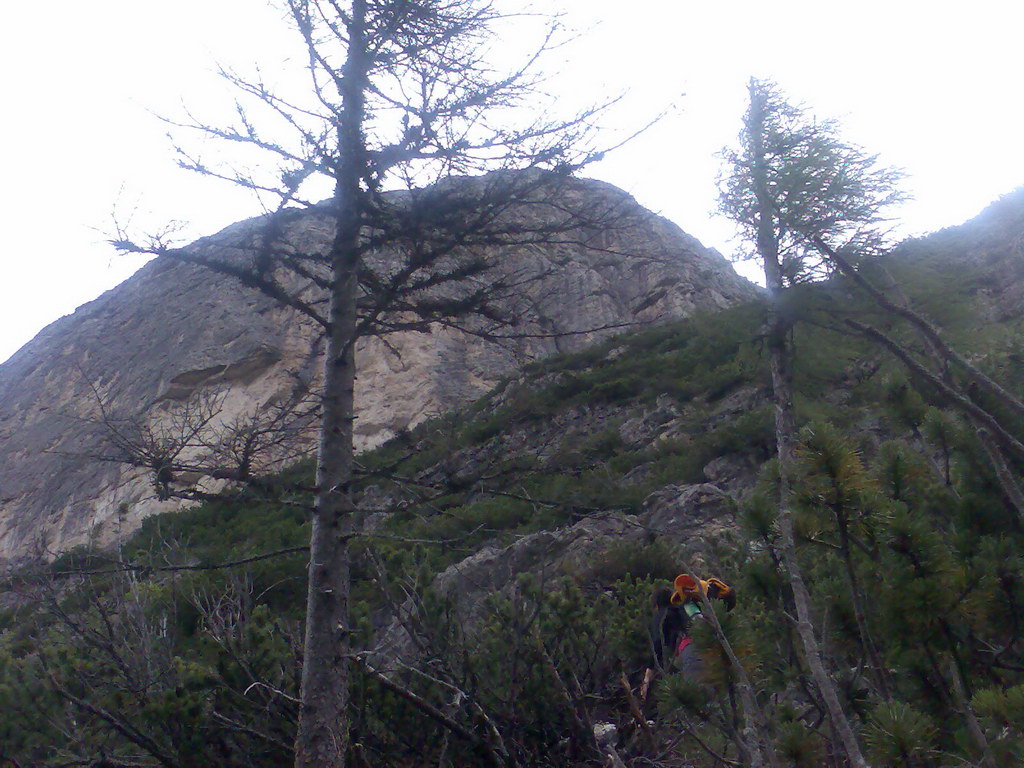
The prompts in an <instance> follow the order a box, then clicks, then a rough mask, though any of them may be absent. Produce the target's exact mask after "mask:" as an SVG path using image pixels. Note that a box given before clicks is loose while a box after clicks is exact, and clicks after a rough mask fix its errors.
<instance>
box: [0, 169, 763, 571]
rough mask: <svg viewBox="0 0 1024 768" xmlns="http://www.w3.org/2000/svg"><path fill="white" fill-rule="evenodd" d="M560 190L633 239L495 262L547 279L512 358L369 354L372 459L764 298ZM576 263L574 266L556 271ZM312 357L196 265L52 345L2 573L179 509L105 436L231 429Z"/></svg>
mask: <svg viewBox="0 0 1024 768" xmlns="http://www.w3.org/2000/svg"><path fill="white" fill-rule="evenodd" d="M459 183H467V184H468V183H472V182H471V180H464V181H463V182H459ZM562 183H563V184H564V187H560V188H559V194H560V195H561V196H562V202H563V204H565V205H574V206H577V207H578V208H580V209H581V210H594V211H600V210H605V209H611V208H613V207H614V208H615V209H616V210H619V211H621V212H622V214H621V215H620V216H619V218H618V222H619V223H618V224H617V225H616V226H608V228H607V229H604V230H600V229H595V230H586V231H583V230H581V231H579V232H576V233H572V236H571V237H566V238H565V240H566V242H565V243H560V244H558V245H556V246H552V248H551V250H550V252H548V253H535V252H531V253H529V254H523V253H519V252H517V251H515V250H509V251H506V252H502V251H501V250H500V249H499V250H492V252H491V253H489V254H488V257H489V258H492V259H494V260H495V261H496V262H498V263H501V262H502V260H508V261H512V260H522V259H529V260H530V262H531V263H534V262H535V263H536V266H537V269H538V271H541V272H543V270H544V269H546V268H547V269H550V271H551V274H550V276H549V277H548V278H546V279H545V280H543V281H541V282H540V283H539V284H537V285H536V286H533V287H532V288H531V291H532V293H531V294H530V297H529V298H530V300H531V301H532V302H533V303H534V304H535V307H534V309H535V320H534V323H535V326H536V327H535V329H534V330H535V332H543V334H544V336H543V337H541V336H538V337H537V338H533V339H525V340H522V341H519V342H517V343H515V344H512V345H511V346H505V347H497V346H494V345H488V344H486V343H484V342H482V341H481V340H480V339H477V338H474V337H472V336H468V335H464V334H460V333H458V332H456V331H452V330H449V329H440V328H438V329H435V330H434V331H433V332H432V333H430V334H416V333H401V334H396V335H393V336H390V337H389V338H388V342H387V344H384V343H381V342H378V341H374V340H369V341H364V343H363V344H362V345H361V346H360V347H359V349H358V351H357V354H358V355H359V358H360V362H359V365H360V376H359V380H358V382H357V393H356V400H357V416H358V420H357V426H356V440H357V445H358V446H359V447H370V446H374V445H378V444H380V443H381V442H383V441H384V440H386V439H387V438H388V437H390V436H392V435H394V434H396V432H398V431H400V430H404V429H407V428H409V427H410V426H414V425H416V424H418V423H419V422H421V421H422V420H423V419H425V418H427V417H429V416H431V415H434V414H437V413H439V412H441V411H444V410H448V409H451V408H454V407H457V406H458V405H461V404H463V403H466V402H468V401H470V400H472V399H474V398H476V397H479V396H480V395H481V394H483V393H484V392H486V391H487V390H488V389H490V388H491V387H492V386H493V385H494V384H495V383H496V382H497V381H498V380H499V379H500V378H501V377H502V376H505V375H507V374H508V373H510V372H511V371H513V370H515V369H517V368H518V367H519V365H521V363H522V360H524V359H532V358H537V357H543V356H545V355H549V354H552V353H554V352H558V351H569V350H572V349H579V348H581V347H582V346H585V345H586V344H588V343H590V342H591V341H593V340H595V339H597V338H600V337H601V336H602V335H607V333H608V332H609V331H591V330H590V329H598V328H604V327H610V326H622V325H631V324H637V323H648V322H653V321H660V320H665V319H669V318H673V317H682V316H685V315H687V314H689V313H691V312H693V311H694V310H696V309H709V308H719V307H725V306H729V305H730V304H733V303H735V302H737V301H740V300H743V299H746V298H749V297H750V296H751V295H753V291H754V289H753V287H752V286H751V285H750V284H748V283H746V281H744V280H742V279H741V278H739V277H737V276H736V275H735V273H734V272H733V271H732V269H731V267H730V266H729V265H728V264H727V263H726V262H725V260H724V259H723V258H722V257H721V256H719V255H718V254H717V253H715V252H713V251H709V250H707V249H705V248H703V247H702V246H701V245H700V244H699V243H698V242H697V241H696V240H694V239H693V238H691V237H689V236H688V235H686V234H685V233H683V232H682V231H681V230H680V229H679V228H678V227H676V226H675V225H673V224H671V223H669V222H668V221H666V220H664V219H661V218H659V217H657V216H655V215H653V214H651V213H650V212H647V211H645V210H643V209H642V208H640V206H638V205H637V204H636V203H635V202H634V201H633V200H632V199H631V198H629V197H628V196H627V195H626V194H625V193H623V192H621V191H620V190H617V189H615V188H613V187H610V186H608V185H606V184H602V183H599V182H593V181H583V180H573V181H563V182H562ZM524 215H530V216H538V215H539V216H544V215H548V214H546V213H544V211H543V210H542V211H540V212H539V213H538V212H537V211H534V210H531V211H529V212H528V213H527V214H524ZM257 224H258V220H254V221H252V222H243V223H241V224H236V225H234V226H232V227H229V228H228V229H226V230H225V231H223V232H221V233H219V234H217V235H214V236H212V237H209V238H205V239H204V240H201V241H199V242H197V243H195V244H194V245H193V246H191V247H192V248H194V249H197V250H198V251H200V252H205V253H207V254H211V255H214V256H216V255H218V254H224V253H230V252H231V250H232V248H233V247H234V246H235V245H237V244H238V243H241V242H243V241H244V240H245V238H246V237H247V236H248V235H249V234H250V233H251V232H252V231H253V230H254V228H255V227H256V226H257ZM327 236H328V234H327V232H326V231H325V230H324V227H323V224H322V222H321V221H320V220H319V219H318V218H317V216H316V212H315V211H313V212H311V213H310V214H309V215H308V216H306V217H305V218H303V219H302V220H300V221H299V222H298V223H296V224H294V225H293V226H292V228H291V230H290V232H289V237H290V238H292V239H293V240H294V241H296V242H303V243H304V244H305V245H306V246H309V247H316V245H317V244H318V243H322V242H324V241H325V238H326V237H327ZM535 250H536V249H535ZM565 263H571V265H572V266H571V268H559V269H551V267H552V265H555V264H559V265H562V264H565ZM523 330H524V331H529V330H531V329H523ZM560 334H567V335H565V336H560ZM315 341H316V334H315V332H314V329H313V328H312V327H311V326H310V324H309V323H308V322H303V321H302V320H301V319H300V318H299V317H297V316H296V314H295V313H293V312H291V311H290V310H287V309H284V308H282V307H279V306H276V305H274V303H273V302H271V301H270V300H269V299H267V298H266V297H264V296H262V295H260V294H258V293H256V292H253V291H248V290H246V289H243V288H240V287H239V286H237V285H235V284H233V283H232V282H231V281H230V280H229V279H227V278H225V277H221V276H217V275H214V274H211V273H209V272H205V271H203V270H202V269H200V268H198V267H194V266H191V265H185V264H168V263H163V262H160V263H151V264H149V265H148V266H146V267H144V268H143V269H142V270H140V271H139V273H138V274H136V275H135V276H134V277H132V278H131V279H129V280H128V281H126V282H125V283H124V284H122V285H121V286H118V287H117V288H115V289H113V290H111V291H109V292H107V293H106V294H104V295H103V296H101V297H100V298H98V299H96V300H95V301H93V302H91V303H89V304H86V305H85V306H83V307H81V308H80V309H79V310H78V311H76V312H75V313H74V314H73V315H71V316H68V317H65V318H62V319H61V320H58V321H57V322H55V323H53V324H52V325H50V326H49V327H47V328H46V329H44V330H43V331H42V332H41V333H40V334H39V335H38V336H37V337H36V338H35V339H34V340H33V341H32V342H30V343H29V344H28V345H26V347H24V348H23V349H22V350H20V351H19V352H18V353H17V354H15V355H14V356H13V357H12V358H11V359H10V360H9V361H8V362H7V363H5V364H4V365H3V366H0V560H2V559H12V558H15V559H16V558H31V557H34V556H40V555H46V554H47V553H50V554H52V553H57V552H61V551H63V550H66V549H68V548H69V547H72V546H75V545H78V544H82V543H85V542H86V541H90V540H93V541H96V542H100V543H102V542H110V541H112V540H113V539H115V538H116V537H118V536H119V535H123V533H124V532H125V531H127V530H130V529H132V528H134V527H135V526H137V525H138V523H139V521H140V520H141V519H142V518H143V517H145V516H147V515H149V514H152V513H154V512H157V511H166V510H168V509H172V508H174V505H173V504H170V503H163V502H161V501H160V500H159V499H156V498H154V494H153V489H152V487H151V486H150V484H149V482H148V481H147V480H146V479H145V477H144V476H143V475H144V473H140V472H138V471H135V470H130V469H126V468H124V467H122V466H117V465H115V464H111V463H106V464H104V463H101V462H97V461H94V460H89V458H88V456H90V455H95V454H98V453H103V449H102V446H103V444H104V439H105V429H106V425H104V424H102V423H98V422H103V421H109V420H116V419H123V420H133V421H134V422H137V423H139V424H141V425H143V427H145V428H158V427H159V426H160V425H166V424H167V423H168V420H169V419H171V416H170V415H169V409H170V407H171V405H173V404H174V403H177V402H182V401H184V400H186V399H187V398H189V397H192V396H202V395H204V394H205V395H211V396H216V398H217V407H218V414H217V419H219V420H220V422H224V423H226V422H230V421H231V420H232V419H234V418H239V417H241V416H242V415H244V414H248V413H252V412H254V411H257V410H259V409H260V408H263V407H265V406H267V405H268V404H269V403H273V402H275V401H279V400H281V399H284V398H286V397H287V395H288V393H289V392H290V391H291V390H292V389H294V386H295V380H296V379H299V380H303V381H306V382H313V383H314V385H315V381H316V378H317V376H318V375H319V371H320V358H319V353H318V351H317V349H316V344H315ZM307 444H308V445H309V446H312V444H313V443H312V441H311V440H309V441H308V442H307Z"/></svg>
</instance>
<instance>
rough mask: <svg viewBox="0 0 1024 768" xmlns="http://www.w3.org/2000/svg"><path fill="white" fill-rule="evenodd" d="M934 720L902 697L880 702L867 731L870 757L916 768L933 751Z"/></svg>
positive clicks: (878, 760)
mask: <svg viewBox="0 0 1024 768" xmlns="http://www.w3.org/2000/svg"><path fill="white" fill-rule="evenodd" d="M936 734H937V729H936V727H935V724H934V723H933V722H932V721H931V720H930V719H929V718H928V717H927V716H925V715H924V714H922V713H920V712H918V711H916V710H915V709H914V708H913V707H911V706H910V705H908V704H905V703H903V702H900V701H893V702H889V703H886V704H881V705H879V707H878V708H877V709H876V710H875V712H874V714H873V715H872V717H871V720H870V723H869V725H868V728H867V730H866V732H865V735H864V740H865V742H866V743H867V745H868V749H869V754H870V759H871V760H872V761H873V763H875V764H877V765H886V766H893V768H896V766H904V768H913V767H914V766H917V765H919V764H920V762H919V761H920V760H924V759H927V758H928V757H929V756H931V755H932V754H934V743H935V737H936Z"/></svg>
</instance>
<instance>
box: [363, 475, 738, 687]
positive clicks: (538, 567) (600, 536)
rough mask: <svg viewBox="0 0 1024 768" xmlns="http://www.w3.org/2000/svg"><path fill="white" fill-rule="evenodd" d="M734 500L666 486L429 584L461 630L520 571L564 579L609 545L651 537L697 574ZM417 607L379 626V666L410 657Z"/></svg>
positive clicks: (462, 565)
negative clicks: (630, 507) (638, 505)
mask: <svg viewBox="0 0 1024 768" xmlns="http://www.w3.org/2000/svg"><path fill="white" fill-rule="evenodd" d="M735 518H736V516H735V503H734V502H733V500H732V498H731V497H730V496H729V495H728V494H727V493H725V492H724V491H722V490H721V489H720V488H718V487H717V486H715V485H711V484H710V483H700V484H696V485H682V486H676V485H669V486H666V487H665V488H663V489H661V490H660V491H658V492H657V493H654V494H652V495H651V496H650V497H649V498H648V499H647V500H646V501H645V502H644V504H643V509H642V510H641V511H640V514H637V515H629V514H623V513H622V512H619V511H609V512H605V513H602V514H599V515H594V516H591V517H588V518H586V519H584V520H581V521H580V522H578V523H575V524H573V525H567V526H564V527H562V528H557V529H555V530H551V531H538V532H537V533H531V534H528V535H525V536H522V537H521V538H519V539H518V540H517V541H515V542H514V543H512V544H509V545H507V546H486V547H484V548H483V549H481V550H480V551H479V552H477V553H475V554H473V555H470V556H469V557H467V558H466V559H464V560H462V561H460V562H458V563H455V564H454V565H451V566H449V567H448V568H446V569H445V570H444V571H442V572H441V573H440V574H438V575H437V577H436V578H435V579H434V582H433V585H432V587H433V589H434V591H435V592H436V593H437V594H438V595H439V596H441V597H444V598H445V599H446V600H447V601H449V604H450V606H451V609H452V610H453V611H455V612H456V614H457V615H458V617H459V620H460V623H461V625H462V626H464V627H472V626H474V625H476V624H478V623H479V621H480V618H481V615H482V614H483V613H484V611H485V610H486V605H485V602H486V601H487V600H488V599H489V598H492V597H494V596H496V595H500V596H504V597H510V596H511V595H512V593H513V592H514V590H515V589H516V587H517V584H518V579H519V578H520V577H521V576H523V575H524V574H530V575H532V576H534V577H535V578H536V580H537V583H540V584H553V585H554V584H557V583H558V579H559V578H560V577H562V576H565V575H567V574H580V573H584V572H586V570H587V567H588V565H589V564H592V563H593V562H594V561H596V560H599V559H600V556H601V555H602V553H604V552H606V551H608V549H609V548H610V547H612V546H622V545H634V546H642V545H644V544H649V543H651V542H653V541H655V540H660V541H661V542H662V543H664V544H667V545H668V546H669V547H670V548H671V549H672V550H673V551H675V552H677V553H679V554H681V555H683V556H684V557H685V559H686V561H687V562H689V563H690V564H691V565H692V566H693V567H694V568H697V569H703V568H704V566H705V561H704V557H703V553H704V552H706V551H707V550H708V548H709V547H711V546H713V543H714V541H715V540H716V539H719V538H721V539H724V538H726V537H728V536H729V532H730V531H731V530H732V529H734V528H735V526H736V519H735ZM415 610H416V606H415V604H414V603H413V602H412V601H410V602H408V603H406V604H405V605H403V606H401V607H400V608H399V610H398V612H397V615H396V616H393V617H391V619H390V621H389V622H388V623H387V624H386V625H385V626H384V627H382V631H381V633H380V635H379V641H378V646H377V648H376V656H377V661H378V663H379V664H382V665H384V666H385V667H386V666H387V665H388V664H390V663H391V661H392V660H394V659H407V658H410V657H412V656H413V655H414V653H415V650H414V649H415V645H414V643H413V640H412V638H411V637H410V635H409V630H408V627H409V626H410V625H412V623H413V622H411V621H410V617H411V616H412V615H413V614H414V612H415Z"/></svg>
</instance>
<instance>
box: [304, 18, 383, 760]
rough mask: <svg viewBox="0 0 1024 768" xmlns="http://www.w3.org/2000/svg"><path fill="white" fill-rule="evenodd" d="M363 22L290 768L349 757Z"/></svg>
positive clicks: (346, 142) (349, 94)
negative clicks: (297, 720)
mask: <svg viewBox="0 0 1024 768" xmlns="http://www.w3.org/2000/svg"><path fill="white" fill-rule="evenodd" d="M365 17H366V2H365V0H356V1H355V2H353V4H352V16H351V18H350V20H349V22H348V24H347V26H348V31H349V52H348V58H347V61H346V64H345V67H344V69H343V77H342V79H341V81H340V84H339V90H340V92H341V97H342V106H343V111H342V116H341V120H340V122H339V125H338V157H339V163H338V169H337V176H336V184H335V191H334V200H333V203H334V215H335V217H336V218H335V221H336V229H335V235H334V241H333V243H332V246H331V277H332V282H331V296H330V302H331V308H330V321H329V328H328V332H327V350H326V355H325V357H324V381H323V397H322V406H321V407H322V415H321V423H320V442H319V447H318V452H317V468H316V488H317V491H316V503H315V507H314V511H313V520H312V531H311V533H310V551H309V586H308V595H307V602H306V632H305V640H304V650H303V662H302V681H301V689H300V696H299V698H300V702H301V704H300V711H299V727H298V733H297V735H296V739H295V766H296V768H343V767H344V765H345V757H346V752H347V751H348V712H347V710H348V703H349V655H350V650H351V648H350V644H351V637H350V629H349V615H348V602H349V552H348V540H349V537H350V535H351V529H352V517H353V513H354V503H353V499H352V467H353V460H354V451H353V444H352V428H353V422H354V420H355V398H354V388H355V373H356V368H355V342H356V299H357V296H358V286H359V282H358V271H359V263H360V242H359V238H360V228H361V221H362V211H361V210H360V200H359V193H360V187H359V185H360V180H361V177H362V171H363V166H364V162H363V161H364V158H363V156H362V155H363V144H362V123H363V115H364V113H365V96H364V87H365V82H366V69H365V62H364V58H365V52H364V50H363V42H364V41H363V33H364V27H365Z"/></svg>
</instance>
